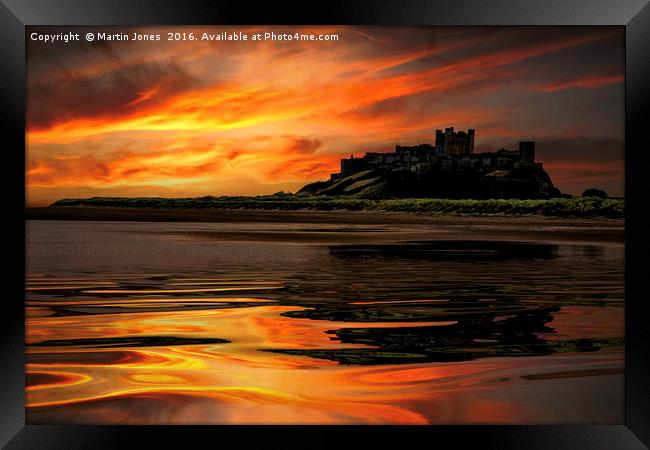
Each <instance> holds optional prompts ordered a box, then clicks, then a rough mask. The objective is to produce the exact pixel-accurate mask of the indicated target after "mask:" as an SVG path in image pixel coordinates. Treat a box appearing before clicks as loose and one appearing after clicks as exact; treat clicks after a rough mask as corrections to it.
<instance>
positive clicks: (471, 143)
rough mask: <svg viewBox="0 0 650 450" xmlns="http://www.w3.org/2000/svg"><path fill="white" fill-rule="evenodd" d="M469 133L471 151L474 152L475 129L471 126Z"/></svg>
mask: <svg viewBox="0 0 650 450" xmlns="http://www.w3.org/2000/svg"><path fill="white" fill-rule="evenodd" d="M467 135H468V136H469V153H474V129H473V128H469V129H468V130H467Z"/></svg>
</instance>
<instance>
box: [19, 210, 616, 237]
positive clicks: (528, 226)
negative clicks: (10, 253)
mask: <svg viewBox="0 0 650 450" xmlns="http://www.w3.org/2000/svg"><path fill="white" fill-rule="evenodd" d="M25 218H26V219H27V220H72V221H129V222H213V223H241V222H246V223H308V224H346V225H347V224H349V225H424V226H426V225H431V226H434V227H441V228H458V227H462V228H463V229H465V230H467V231H470V230H480V231H481V234H483V235H494V236H498V235H501V234H507V235H508V236H511V237H516V236H518V235H519V237H526V236H529V235H538V236H539V235H540V234H542V235H546V236H545V237H550V236H549V235H552V238H553V239H560V240H565V239H567V240H571V239H588V240H595V241H605V242H621V243H622V242H624V236H625V222H624V221H623V220H617V219H593V218H589V219H576V218H558V217H543V216H480V217H479V216H458V215H451V214H449V215H424V214H409V213H388V212H380V211H347V210H341V211H280V210H240V209H238V210H223V209H178V210H171V209H157V208H112V207H94V208H93V207H45V208H27V209H26V212H25Z"/></svg>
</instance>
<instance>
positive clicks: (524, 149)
mask: <svg viewBox="0 0 650 450" xmlns="http://www.w3.org/2000/svg"><path fill="white" fill-rule="evenodd" d="M519 158H520V160H521V162H523V163H527V164H532V163H534V162H535V143H534V142H533V141H523V142H520V143H519Z"/></svg>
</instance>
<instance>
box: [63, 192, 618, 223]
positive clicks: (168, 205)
mask: <svg viewBox="0 0 650 450" xmlns="http://www.w3.org/2000/svg"><path fill="white" fill-rule="evenodd" d="M51 206H53V207H56V206H92V207H121V208H163V209H206V208H212V209H250V210H285V211H297V210H317V211H333V210H350V211H386V212H402V213H417V214H456V215H474V216H524V215H537V216H549V217H604V218H612V219H622V218H623V217H624V209H625V200H623V199H600V198H596V197H573V198H554V199H550V200H519V199H494V200H469V199H465V200H454V199H429V198H405V199H384V200H373V199H356V198H350V197H323V196H303V195H291V194H275V195H268V196H258V197H211V196H209V197H196V198H161V197H131V198H127V197H93V198H87V199H62V200H58V201H57V202H55V203H53V204H52V205H51Z"/></svg>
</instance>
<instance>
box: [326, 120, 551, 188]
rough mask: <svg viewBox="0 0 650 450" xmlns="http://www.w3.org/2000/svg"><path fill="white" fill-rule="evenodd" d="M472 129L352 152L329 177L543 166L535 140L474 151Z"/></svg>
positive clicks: (447, 130)
mask: <svg viewBox="0 0 650 450" xmlns="http://www.w3.org/2000/svg"><path fill="white" fill-rule="evenodd" d="M474 137H475V133H474V130H473V129H471V128H470V129H468V130H467V132H464V131H458V132H454V128H453V127H449V128H445V131H444V132H443V131H442V130H436V140H435V146H434V145H431V144H419V145H412V146H403V145H397V146H395V152H390V153H379V152H367V153H366V154H365V156H363V157H361V158H355V157H354V156H353V155H351V156H350V158H349V159H342V160H341V172H340V173H334V174H332V175H331V179H332V180H336V179H339V178H342V177H346V176H349V175H352V174H354V173H357V172H362V171H365V170H378V169H379V170H391V171H396V172H399V171H409V172H413V173H417V174H423V173H427V172H430V171H432V170H438V171H442V172H464V171H478V172H480V173H484V174H487V173H489V172H491V171H494V170H512V169H516V168H519V167H524V166H525V167H531V166H535V167H537V168H540V169H541V168H543V165H542V164H541V163H535V143H534V142H533V141H523V142H520V143H519V150H506V149H503V148H502V149H501V150H498V151H496V152H485V153H474Z"/></svg>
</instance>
